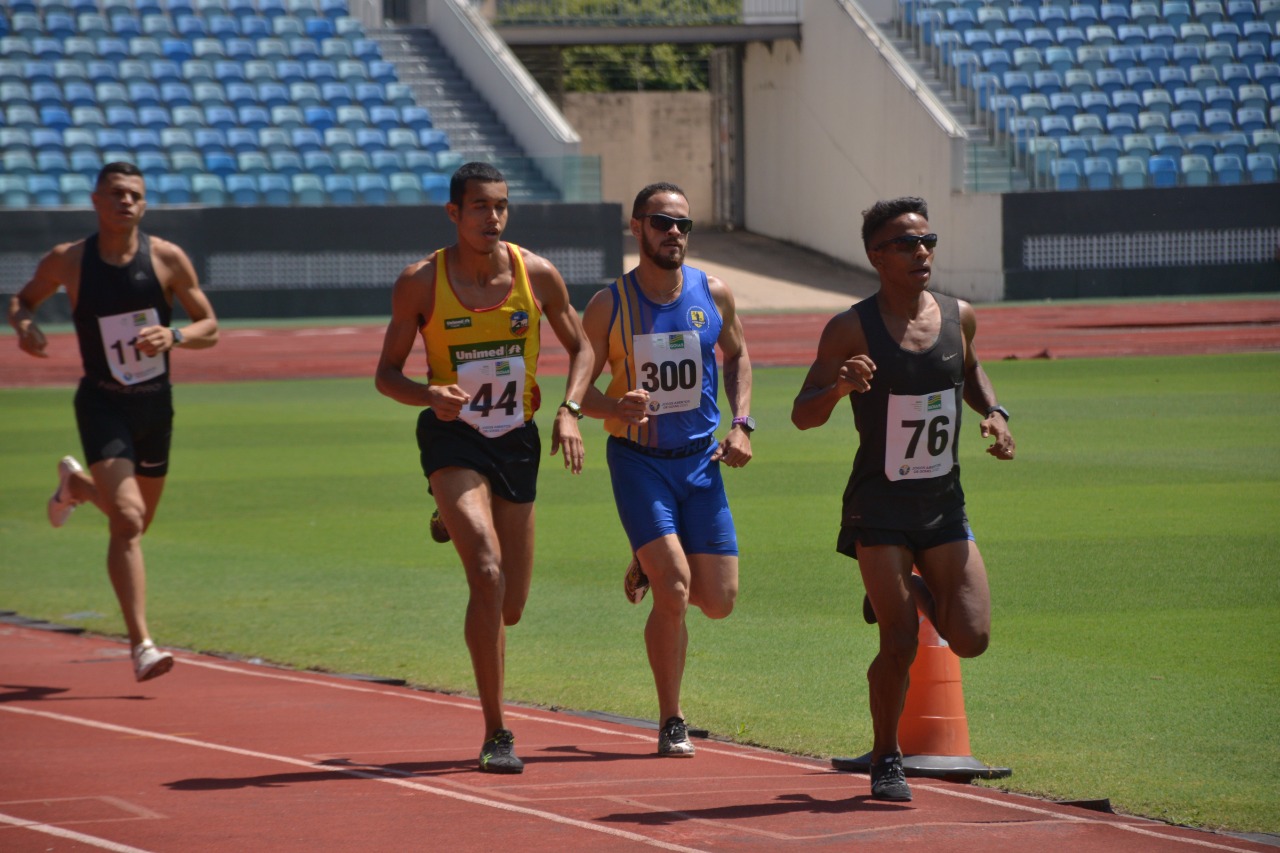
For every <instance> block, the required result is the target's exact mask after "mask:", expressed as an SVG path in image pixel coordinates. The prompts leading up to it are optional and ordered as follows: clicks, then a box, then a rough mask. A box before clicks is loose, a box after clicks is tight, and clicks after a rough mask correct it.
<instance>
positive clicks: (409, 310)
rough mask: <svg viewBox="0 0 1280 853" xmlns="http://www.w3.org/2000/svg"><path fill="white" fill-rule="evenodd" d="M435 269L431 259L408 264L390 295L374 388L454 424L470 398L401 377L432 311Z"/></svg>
mask: <svg viewBox="0 0 1280 853" xmlns="http://www.w3.org/2000/svg"><path fill="white" fill-rule="evenodd" d="M435 280H436V266H435V262H434V261H433V260H431V259H428V260H423V261H418V262H417V263H414V264H410V265H409V266H408V267H406V268H405V270H404V272H402V273H400V277H399V278H398V279H396V283H395V286H394V287H393V289H392V292H391V321H390V322H389V323H387V331H386V334H385V335H384V336H383V339H382V353H381V355H380V356H379V357H378V368H377V370H376V371H375V373H374V384H375V385H376V386H377V389H378V391H379V392H381V393H382V394H385V395H386V396H388V397H390V398H391V399H393V400H396V401H397V402H400V403H404V404H405V405H408V406H430V407H432V408H433V409H434V410H435V412H436V415H437V416H438V417H439V418H440V419H441V420H446V421H451V420H456V419H457V417H458V415H459V413H460V412H461V411H462V407H463V405H465V404H466V402H467V401H468V400H469V399H470V397H469V396H468V395H467V394H466V393H465V392H464V391H463V390H462V389H461V388H459V387H458V386H457V385H445V386H434V387H431V386H428V385H425V384H424V383H421V382H415V381H414V380H412V379H410V378H409V377H407V376H405V374H404V365H405V362H406V361H408V359H409V354H410V353H411V352H413V342H414V339H415V338H416V337H417V334H418V329H419V328H420V327H421V325H422V324H423V323H425V322H426V320H427V318H429V317H430V316H431V312H432V310H433V309H434V308H435Z"/></svg>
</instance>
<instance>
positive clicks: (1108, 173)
mask: <svg viewBox="0 0 1280 853" xmlns="http://www.w3.org/2000/svg"><path fill="white" fill-rule="evenodd" d="M1084 177H1085V186H1087V187H1088V188H1089V189H1091V190H1109V189H1111V187H1112V184H1113V183H1114V181H1115V167H1114V166H1113V165H1112V163H1111V161H1110V160H1108V159H1107V158H1105V157H1089V158H1086V159H1085V161H1084Z"/></svg>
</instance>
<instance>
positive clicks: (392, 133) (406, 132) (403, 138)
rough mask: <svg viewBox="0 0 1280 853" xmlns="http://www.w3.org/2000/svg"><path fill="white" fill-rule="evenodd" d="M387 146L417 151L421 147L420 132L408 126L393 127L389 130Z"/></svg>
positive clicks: (398, 149) (397, 149)
mask: <svg viewBox="0 0 1280 853" xmlns="http://www.w3.org/2000/svg"><path fill="white" fill-rule="evenodd" d="M387 147H388V148H390V149H392V150H395V151H406V152H407V151H416V150H418V149H419V147H420V143H419V142H418V134H417V133H415V132H414V131H412V130H410V129H409V128H407V127H393V128H391V129H390V130H388V131H387Z"/></svg>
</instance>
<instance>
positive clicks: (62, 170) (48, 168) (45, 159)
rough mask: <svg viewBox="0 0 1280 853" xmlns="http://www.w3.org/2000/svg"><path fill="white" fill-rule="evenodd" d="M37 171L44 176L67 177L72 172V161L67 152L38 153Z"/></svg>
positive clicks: (49, 151) (48, 151)
mask: <svg viewBox="0 0 1280 853" xmlns="http://www.w3.org/2000/svg"><path fill="white" fill-rule="evenodd" d="M36 170H37V171H39V172H40V173H41V174H44V175H54V176H55V177H56V176H57V175H65V174H66V173H67V172H70V171H71V161H70V160H69V159H68V158H67V154H66V152H65V151H51V150H45V151H37V152H36Z"/></svg>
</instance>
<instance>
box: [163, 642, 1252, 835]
mask: <svg viewBox="0 0 1280 853" xmlns="http://www.w3.org/2000/svg"><path fill="white" fill-rule="evenodd" d="M182 663H183V665H184V666H185V665H187V664H191V665H194V666H203V667H206V668H208V669H216V670H221V671H224V672H230V673H235V674H239V675H250V676H256V677H260V678H272V679H278V680H281V681H291V682H298V683H301V684H308V685H311V686H314V687H327V688H330V689H333V690H349V691H354V692H357V693H372V694H375V695H378V696H387V697H392V698H398V699H409V700H412V701H416V702H427V703H430V704H435V705H448V706H451V707H455V708H468V709H474V708H478V707H479V702H477V701H475V700H463V699H441V698H436V697H432V696H428V695H425V694H422V693H420V692H418V691H414V690H413V689H412V688H406V687H400V688H395V689H387V688H380V687H372V686H366V685H361V684H358V683H348V682H344V681H341V680H340V679H335V678H321V677H317V678H303V677H301V676H296V675H290V674H288V673H285V672H278V671H274V670H269V669H262V670H258V669H246V668H243V667H233V666H227V665H225V664H220V663H215V662H212V661H206V660H199V659H195V658H185V657H184V658H182ZM246 666H253V665H252V664H246ZM506 714H507V716H510V717H513V718H515V719H523V720H534V721H537V722H541V723H550V724H554V725H558V726H565V727H567V728H572V729H578V730H580V731H589V732H596V733H599V734H606V735H611V736H614V737H617V736H622V737H626V738H631V739H636V740H649V739H651V738H652V737H653V734H652V733H651V732H645V733H633V732H628V731H619V730H618V729H607V728H604V727H602V726H598V725H593V724H590V723H586V722H582V721H579V720H575V719H571V718H566V717H563V716H558V715H551V714H545V715H544V714H533V713H525V712H522V711H519V710H510V709H508V710H506ZM744 750H751V747H739V748H736V749H732V748H717V747H714V746H707V745H705V744H701V743H700V744H698V752H705V753H709V754H712V755H721V756H725V757H727V758H740V759H745V760H747V761H760V762H763V763H765V764H776V765H778V766H781V767H793V768H795V769H797V770H806V771H809V772H814V771H818V772H823V773H824V774H825V773H827V772H832V773H835V772H837V771H827V770H826V769H825V768H823V767H821V766H815V764H814V763H812V762H804V761H799V760H797V759H793V758H787V757H785V756H783V757H779V756H776V755H770V754H767V753H764V752H752V751H744ZM845 775H848V774H845ZM854 775H857V774H854ZM913 786H916V787H918V788H924V789H926V790H928V791H930V792H932V793H935V794H941V795H943V796H947V797H955V798H957V799H962V800H973V801H976V802H979V803H982V804H984V805H987V806H994V807H998V808H1003V809H1009V810H1011V811H1018V812H1027V813H1029V814H1034V815H1040V816H1042V817H1048V818H1051V819H1053V820H1060V821H1066V822H1068V823H1084V824H1091V825H1094V826H1103V827H1111V828H1114V829H1120V830H1124V831H1126V832H1132V833H1135V834H1137V835H1146V836H1151V837H1154V838H1159V839H1162V840H1167V841H1176V842H1178V843H1181V844H1189V845H1191V846H1194V847H1206V848H1209V849H1211V850H1226V851H1231V853H1251V850H1252V848H1248V847H1233V846H1231V845H1229V844H1221V843H1217V842H1213V841H1207V840H1202V839H1199V838H1189V837H1186V836H1181V835H1170V834H1166V833H1164V832H1160V831H1159V830H1158V829H1148V828H1146V827H1144V826H1140V825H1137V824H1134V823H1127V822H1124V821H1125V819H1124V818H1120V817H1117V818H1116V819H1115V820H1105V819H1101V818H1095V817H1090V816H1088V815H1077V814H1071V813H1069V812H1062V811H1054V810H1053V809H1047V808H1043V807H1040V806H1034V805H1030V804H1027V803H1013V802H1009V801H1007V800H1006V799H999V798H997V797H996V796H992V795H987V794H985V793H978V792H979V791H985V789H983V788H975V789H974V790H973V791H962V790H958V789H956V788H955V787H954V786H951V785H945V786H944V785H936V786H935V785H933V784H930V783H929V782H928V781H926V780H916V781H915V782H913ZM1005 796H1007V795H1005ZM1138 819H1139V820H1141V819H1140V818H1138ZM1144 822H1145V821H1144ZM1154 825H1155V826H1160V824H1158V823H1157V824H1154ZM1170 828H1171V829H1172V828H1173V827H1170Z"/></svg>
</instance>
